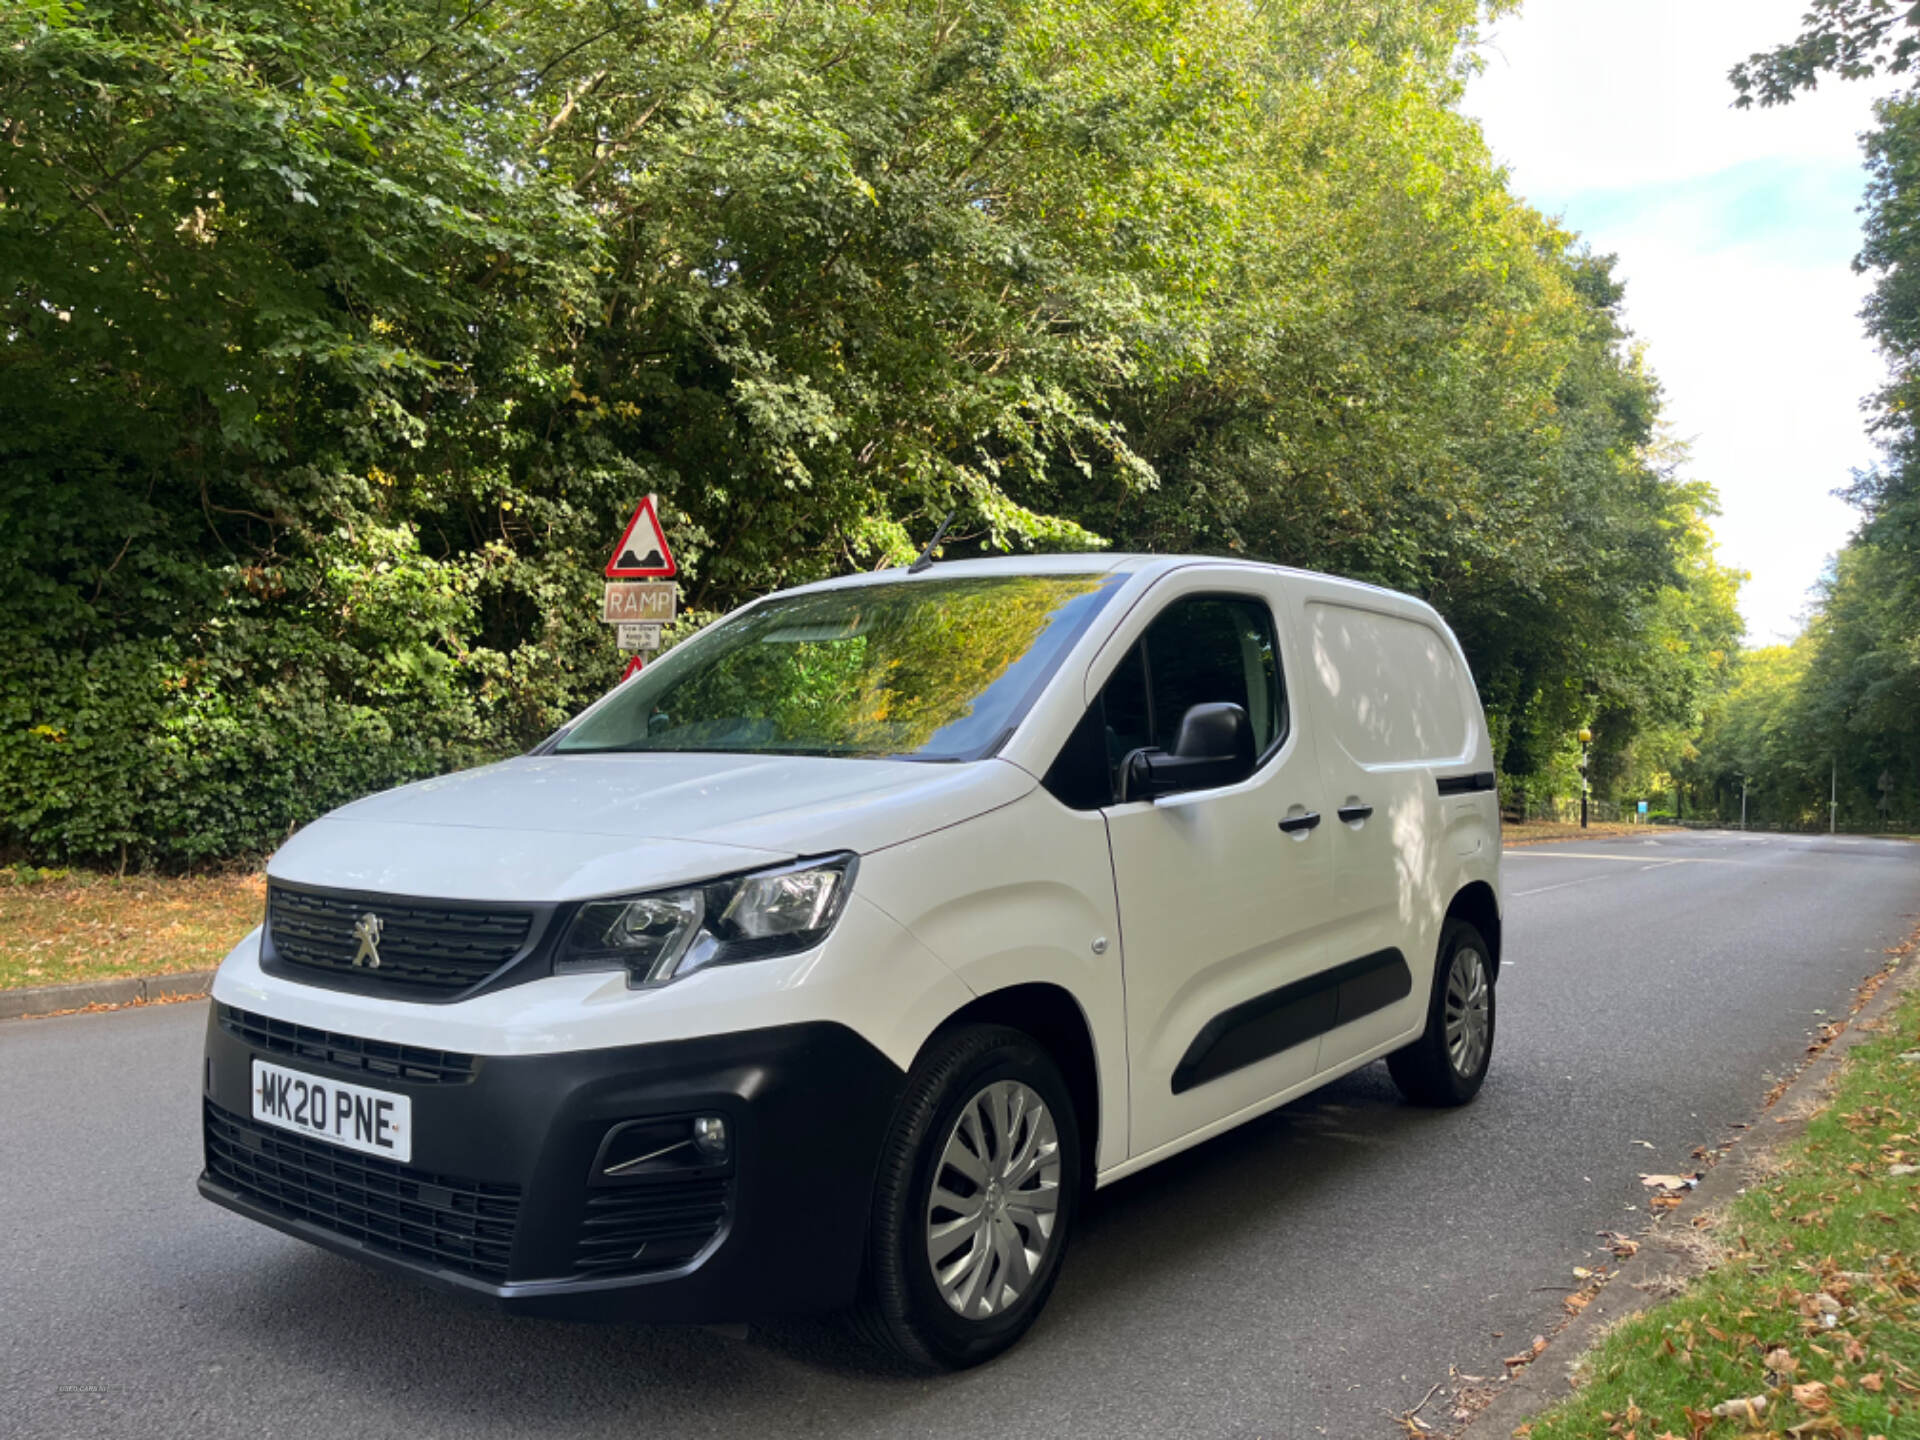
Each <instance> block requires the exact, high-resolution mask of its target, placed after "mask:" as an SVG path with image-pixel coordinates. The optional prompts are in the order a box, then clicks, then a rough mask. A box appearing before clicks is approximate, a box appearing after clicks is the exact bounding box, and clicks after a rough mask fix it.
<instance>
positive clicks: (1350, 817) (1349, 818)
mask: <svg viewBox="0 0 1920 1440" xmlns="http://www.w3.org/2000/svg"><path fill="white" fill-rule="evenodd" d="M1338 813H1339V816H1340V818H1341V819H1342V820H1344V821H1346V822H1347V824H1349V825H1357V824H1359V823H1360V821H1362V820H1364V819H1366V818H1367V817H1368V816H1369V815H1371V814H1373V807H1372V806H1371V805H1342V806H1341V807H1340V809H1339V812H1338Z"/></svg>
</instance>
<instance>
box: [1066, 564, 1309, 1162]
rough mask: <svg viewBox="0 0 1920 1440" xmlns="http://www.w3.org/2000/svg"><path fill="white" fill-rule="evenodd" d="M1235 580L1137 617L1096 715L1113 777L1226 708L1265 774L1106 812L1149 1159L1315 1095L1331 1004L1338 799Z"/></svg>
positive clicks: (1282, 635) (1138, 1131)
mask: <svg viewBox="0 0 1920 1440" xmlns="http://www.w3.org/2000/svg"><path fill="white" fill-rule="evenodd" d="M1229 574H1230V583H1229V584H1224V585H1223V584H1218V583H1217V582H1218V580H1219V579H1222V578H1228V577H1220V576H1215V577H1208V576H1207V575H1206V573H1205V572H1200V573H1199V574H1190V573H1189V574H1183V575H1179V576H1175V577H1171V580H1170V583H1171V584H1174V585H1176V586H1177V589H1178V591H1180V592H1183V593H1176V594H1173V595H1171V596H1169V597H1167V598H1165V599H1163V600H1161V601H1160V602H1159V604H1158V605H1157V606H1156V607H1155V608H1154V609H1153V610H1152V611H1151V612H1150V613H1149V614H1148V615H1146V616H1144V617H1140V616H1136V617H1132V618H1130V620H1129V622H1128V625H1127V626H1123V627H1122V630H1121V631H1120V632H1119V634H1117V635H1116V636H1115V639H1114V641H1113V642H1111V644H1110V646H1109V649H1108V651H1107V652H1104V653H1103V655H1102V658H1101V662H1096V672H1097V671H1098V670H1099V668H1100V665H1101V663H1102V662H1106V663H1108V664H1110V667H1111V668H1110V669H1109V670H1108V672H1107V678H1106V679H1105V681H1104V683H1103V684H1102V685H1101V688H1100V691H1099V694H1098V695H1097V697H1096V699H1095V703H1096V704H1098V705H1099V706H1101V707H1102V708H1103V710H1104V716H1105V721H1106V733H1107V748H1108V755H1109V760H1110V762H1111V763H1112V764H1113V765H1114V766H1115V768H1116V770H1117V769H1118V767H1119V764H1120V762H1121V761H1122V760H1123V759H1124V757H1125V756H1126V755H1127V754H1128V753H1130V752H1131V751H1132V750H1134V749H1135V748H1138V747H1140V746H1152V747H1157V748H1160V749H1164V750H1171V749H1172V748H1173V745H1174V737H1175V736H1176V735H1177V733H1178V731H1179V726H1180V720H1181V717H1182V716H1183V715H1184V714H1185V713H1186V711H1187V709H1188V708H1190V707H1191V706H1194V705H1199V704H1205V703H1209V702H1217V701H1230V702H1232V703H1234V704H1237V705H1240V706H1242V707H1243V708H1244V709H1245V710H1246V711H1247V714H1248V718H1249V720H1250V722H1251V724H1252V727H1253V732H1254V752H1255V754H1256V756H1257V757H1258V759H1257V761H1256V765H1255V768H1254V771H1253V773H1252V774H1251V775H1250V776H1247V777H1246V778H1245V779H1243V780H1240V781H1238V782H1236V783H1234V784H1230V785H1225V786H1220V787H1217V788H1213V789H1206V790H1191V791H1186V792H1183V793H1176V794H1172V795H1163V796H1161V797H1160V798H1159V799H1157V800H1135V801H1129V802H1126V803H1116V804H1113V805H1111V806H1108V807H1106V808H1105V814H1106V817H1107V832H1108V839H1109V843H1110V845H1111V848H1112V853H1113V869H1114V882H1115V888H1116V891H1117V893H1118V898H1119V903H1120V935H1121V944H1122V965H1123V973H1124V976H1125V986H1126V1013H1127V1049H1128V1070H1129V1078H1130V1082H1131V1114H1132V1127H1131V1133H1130V1137H1129V1139H1130V1144H1129V1154H1130V1155H1131V1156H1132V1157H1135V1158H1138V1157H1140V1156H1143V1155H1146V1154H1149V1153H1151V1152H1152V1151H1155V1150H1157V1149H1159V1148H1161V1147H1162V1146H1165V1145H1168V1144H1170V1143H1171V1142H1174V1141H1177V1140H1180V1139H1182V1138H1183V1137H1185V1136H1188V1135H1190V1134H1192V1133H1193V1132H1194V1131H1197V1130H1200V1129H1202V1128H1204V1127H1206V1126H1208V1125H1211V1124H1213V1123H1215V1122H1217V1121H1223V1120H1226V1119H1228V1118H1229V1117H1232V1116H1235V1115H1237V1114H1238V1113H1239V1112H1241V1111H1243V1110H1246V1109H1248V1108H1249V1107H1252V1106H1257V1105H1259V1104H1260V1103H1261V1102H1263V1101H1265V1100H1267V1099H1269V1098H1271V1097H1272V1096H1274V1095H1276V1094H1278V1093H1279V1092H1281V1091H1283V1090H1286V1089H1289V1088H1290V1087H1292V1086H1294V1085H1297V1084H1300V1083H1301V1082H1304V1081H1306V1080H1308V1079H1310V1078H1311V1077H1312V1075H1313V1073H1314V1069H1315V1060H1316V1056H1317V1053H1318V1040H1319V1036H1320V1034H1321V1033H1322V1032H1323V1031H1324V1029H1325V1028H1326V1025H1325V1024H1324V1023H1323V1021H1324V1020H1325V1019H1326V1017H1323V1016H1322V1015H1321V1014H1320V1013H1319V1012H1320V1010H1321V1009H1323V1008H1326V1006H1327V1005H1329V1004H1331V992H1330V991H1327V992H1325V993H1324V994H1322V993H1321V992H1320V991H1318V990H1316V989H1315V984H1316V982H1315V977H1316V976H1317V975H1318V974H1319V972H1321V971H1322V970H1323V969H1324V968H1325V966H1326V963H1327V950H1326V934H1325V926H1326V923H1327V920H1328V918H1329V907H1330V905H1331V901H1332V868H1331V864H1330V851H1329V848H1328V844H1327V839H1326V828H1325V827H1324V826H1323V825H1322V824H1321V823H1320V817H1322V816H1323V815H1324V814H1325V813H1326V797H1325V795H1324V794H1323V793H1322V789H1323V786H1322V781H1321V777H1320V774H1319V767H1318V765H1317V763H1316V760H1315V756H1314V753H1313V747H1312V740H1311V736H1310V735H1309V734H1307V733H1304V732H1303V730H1302V727H1301V726H1300V725H1299V724H1298V723H1297V721H1296V717H1295V716H1294V714H1293V712H1292V706H1291V705H1290V704H1289V703H1288V693H1287V685H1286V676H1287V671H1288V668H1289V667H1288V665H1287V663H1286V662H1287V660H1288V658H1289V657H1290V656H1291V655H1292V654H1293V641H1292V638H1291V636H1290V635H1289V634H1288V632H1287V631H1286V628H1285V625H1286V612H1285V609H1284V608H1283V607H1282V606H1279V605H1276V604H1274V603H1272V597H1270V596H1269V595H1268V594H1267V593H1265V592H1264V590H1263V589H1260V588H1254V587H1252V586H1249V585H1248V584H1247V579H1248V577H1247V576H1246V574H1245V572H1239V573H1231V572H1229ZM1209 578H1213V579H1214V580H1215V581H1216V583H1215V584H1211V585H1210V584H1208V583H1207V582H1208V580H1209ZM1256 584H1257V582H1256ZM1149 603H1151V602H1149ZM1143 608H1145V607H1143ZM1130 631H1131V633H1129V632H1130ZM1115 645H1118V646H1120V647H1121V649H1120V653H1119V655H1118V658H1117V660H1112V661H1109V660H1108V657H1109V656H1110V655H1111V654H1112V647H1113V646H1115ZM1115 793H1116V794H1118V793H1119V791H1118V790H1117V789H1116V791H1115ZM1282 821H1286V822H1288V823H1287V826H1286V828H1285V829H1283V828H1282V826H1281V822H1282Z"/></svg>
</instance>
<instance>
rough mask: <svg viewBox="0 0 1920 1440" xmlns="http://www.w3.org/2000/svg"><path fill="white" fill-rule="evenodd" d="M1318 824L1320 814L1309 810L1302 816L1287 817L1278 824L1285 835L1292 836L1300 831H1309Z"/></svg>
mask: <svg viewBox="0 0 1920 1440" xmlns="http://www.w3.org/2000/svg"><path fill="white" fill-rule="evenodd" d="M1319 823H1320V812H1319V811H1318V810H1309V811H1307V813H1306V814H1304V815H1289V816H1288V817H1287V818H1286V819H1284V820H1282V821H1281V822H1280V828H1281V829H1282V830H1284V831H1286V833H1287V834H1289V835H1293V834H1296V833H1298V832H1299V831H1301V830H1311V829H1313V827H1314V826H1316V825H1318V824H1319Z"/></svg>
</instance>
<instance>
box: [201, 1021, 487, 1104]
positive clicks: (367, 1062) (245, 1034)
mask: <svg viewBox="0 0 1920 1440" xmlns="http://www.w3.org/2000/svg"><path fill="white" fill-rule="evenodd" d="M219 1011H220V1028H221V1029H223V1030H225V1031H226V1032H227V1033H228V1034H229V1035H233V1036H236V1037H238V1038H239V1039H241V1040H244V1041H246V1043H247V1044H248V1045H250V1046H252V1047H253V1048H254V1049H256V1050H265V1051H268V1052H270V1053H271V1054H274V1055H287V1056H291V1057H293V1058H294V1059H297V1060H308V1061H311V1062H313V1063H314V1064H316V1065H329V1066H332V1067H333V1068H334V1069H336V1070H348V1071H352V1072H354V1073H355V1074H360V1075H370V1076H374V1077H376V1078H379V1079H383V1080H406V1081H410V1082H412V1083H414V1084H416V1085H459V1084H464V1083H465V1082H466V1081H468V1080H471V1079H473V1056H471V1055H461V1054H458V1053H456V1052H455V1051H452V1050H429V1049H427V1048H425V1047H424V1046H420V1045H395V1044H393V1043H391V1042H390V1041H386V1040H365V1039H362V1038H361V1037H360V1036H358V1035H338V1034H335V1033H334V1032H333V1031H331V1030H315V1029H314V1028H313V1027H312V1026H310V1025H295V1024H294V1023H293V1022H292V1021H290V1020H273V1019H270V1018H268V1017H267V1016H265V1015H255V1014H253V1013H252V1012H251V1011H247V1010H241V1009H239V1008H237V1007H235V1006H232V1005H222V1006H220V1007H219Z"/></svg>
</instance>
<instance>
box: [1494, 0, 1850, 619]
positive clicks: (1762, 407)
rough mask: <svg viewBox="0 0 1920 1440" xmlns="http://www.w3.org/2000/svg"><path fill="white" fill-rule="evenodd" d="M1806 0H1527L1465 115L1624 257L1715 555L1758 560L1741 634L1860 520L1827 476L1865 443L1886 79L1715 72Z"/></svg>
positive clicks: (1500, 30)
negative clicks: (1787, 78)
mask: <svg viewBox="0 0 1920 1440" xmlns="http://www.w3.org/2000/svg"><path fill="white" fill-rule="evenodd" d="M1806 7H1807V0H1526V3H1525V5H1524V7H1523V8H1522V10H1521V11H1520V13H1519V14H1518V15H1510V16H1507V17H1505V18H1503V19H1501V20H1499V21H1496V22H1494V23H1493V24H1492V25H1490V26H1489V27H1487V31H1486V37H1485V38H1486V44H1485V46H1484V47H1483V52H1482V53H1483V58H1484V60H1485V65H1486V68H1485V70H1484V71H1483V73H1482V74H1481V75H1479V76H1478V77H1477V78H1476V79H1475V80H1474V81H1473V82H1472V83H1471V84H1470V85H1469V87H1468V90H1467V96H1466V100H1465V102H1464V104H1463V106H1462V108H1463V109H1464V110H1465V111H1466V112H1467V113H1468V114H1469V115H1472V116H1474V117H1475V118H1476V119H1478V120H1479V121H1480V122H1481V126H1482V128H1483V129H1484V131H1485V133H1486V137H1487V141H1488V144H1489V145H1490V146H1491V147H1492V150H1493V153H1494V156H1495V158H1496V159H1497V160H1498V161H1499V162H1500V163H1502V164H1503V165H1505V166H1506V167H1507V168H1508V170H1509V172H1510V175H1511V182H1512V187H1513V189H1514V190H1515V191H1516V192H1517V193H1519V194H1521V195H1523V196H1525V197H1526V198H1527V199H1528V200H1529V201H1530V202H1531V203H1532V204H1533V205H1534V206H1536V207H1537V208H1539V209H1541V210H1544V211H1546V212H1547V213H1548V214H1552V215H1557V216H1559V217H1560V218H1561V219H1562V220H1563V221H1564V222H1565V223H1566V224H1567V225H1568V226H1569V227H1570V228H1572V229H1574V230H1577V231H1579V232H1580V233H1581V235H1583V236H1584V237H1585V238H1586V239H1587V240H1588V241H1589V242H1590V243H1591V244H1592V246H1593V248H1594V249H1595V250H1596V251H1601V252H1611V253H1614V254H1617V255H1618V256H1619V264H1618V266H1617V267H1616V270H1615V274H1616V276H1618V277H1620V278H1622V279H1624V280H1625V281H1626V284H1627V298H1626V319H1627V323H1628V325H1629V326H1631V327H1632V329H1633V331H1634V333H1635V335H1636V336H1637V338H1638V339H1640V340H1641V341H1642V342H1644V343H1645V345H1646V348H1647V358H1648V363H1649V364H1650V365H1651V367H1652V369H1653V371H1654V373H1655V374H1656V375H1657V376H1658V377H1659V379H1660V382H1661V385H1662V387H1663V390H1664V393H1665V401H1666V405H1665V409H1666V417H1667V420H1668V422H1669V424H1670V425H1671V427H1672V429H1673V432H1674V434H1675V435H1676V437H1677V438H1679V439H1682V440H1685V441H1687V442H1688V443H1689V444H1690V446H1691V450H1692V459H1691V463H1690V465H1689V466H1688V470H1687V473H1688V474H1689V475H1690V477H1692V478H1695V479H1701V480H1707V481H1710V482H1711V483H1712V484H1713V485H1714V486H1715V488H1716V489H1718V491H1719V492H1720V502H1721V506H1722V510H1723V513H1722V515H1721V516H1720V517H1719V518H1718V519H1717V520H1716V521H1715V522H1714V530H1715V533H1716V534H1717V535H1718V536H1719V540H1720V559H1721V561H1722V563H1724V564H1727V565H1731V566H1734V567H1735V568H1737V569H1742V570H1747V571H1749V572H1751V574H1752V579H1751V580H1749V581H1748V583H1747V584H1746V585H1745V586H1744V587H1743V589H1742V592H1741V600H1740V608H1741V611H1742V613H1743V615H1744V616H1745V618H1746V621H1747V635H1748V643H1749V644H1751V645H1764V644H1771V643H1775V642H1777V641H1780V640H1784V639H1787V638H1790V637H1791V636H1792V635H1793V634H1794V633H1796V632H1797V631H1798V629H1799V628H1800V624H1801V621H1802V620H1803V618H1804V616H1805V612H1806V609H1807V605H1808V603H1809V596H1808V589H1809V587H1810V586H1812V585H1813V584H1814V582H1815V581H1816V580H1818V578H1819V576H1820V573H1821V571H1822V569H1823V568H1824V567H1825V565H1826V563H1827V560H1828V558H1829V557H1830V556H1831V555H1832V554H1833V552H1835V551H1836V550H1838V549H1839V548H1840V547H1841V545H1843V544H1844V543H1845V541H1846V538H1847V535H1848V533H1849V532H1850V531H1851V530H1852V528H1853V525H1854V521H1855V515H1854V512H1853V511H1852V510H1851V509H1850V508H1849V507H1848V506H1847V505H1846V504H1845V502H1843V501H1841V500H1839V499H1836V498H1834V496H1833V493H1832V492H1833V491H1834V490H1835V489H1836V488H1837V487H1839V486H1842V485H1845V484H1846V483H1847V481H1848V479H1849V477H1850V476H1851V474H1852V472H1853V471H1854V470H1856V469H1861V468H1866V467H1868V466H1870V465H1872V464H1873V462H1874V460H1875V457H1876V451H1875V448H1874V445H1873V443H1872V441H1871V439H1870V437H1869V436H1868V435H1867V432H1866V424H1865V416H1864V415H1863V414H1862V411H1861V409H1860V401H1861V399H1862V398H1863V397H1865V396H1866V395H1868V394H1870V393H1871V392H1872V391H1873V390H1874V389H1876V388H1877V387H1878V386H1879V384H1880V383H1881V381H1882V379H1883V378H1884V374H1885V370H1884V367H1883V365H1882V363H1881V361H1880V358H1879V356H1878V354H1877V353H1876V351H1875V349H1874V347H1873V345H1872V343H1871V342H1870V341H1868V340H1867V339H1866V337H1865V335H1864V333H1863V331H1862V328H1861V324H1860V320H1859V310H1860V306H1861V302H1862V301H1863V300H1864V299H1865V298H1866V294H1867V289H1868V286H1869V284H1870V280H1869V278H1868V277H1865V276H1858V275H1855V274H1854V273H1853V269H1852V260H1853V256H1854V254H1855V252H1856V251H1857V250H1858V249H1859V234H1860V217H1859V215H1858V213H1857V211H1858V207H1859V204H1860V201H1861V198H1862V193H1863V191H1864V189H1865V185H1866V174H1865V171H1864V169H1863V168H1862V165H1861V157H1860V148H1859V142H1858V136H1859V135H1860V133H1861V132H1862V131H1864V130H1867V129H1869V128H1870V127H1871V125H1872V114H1871V105H1872V101H1873V99H1874V97H1875V95H1876V94H1878V93H1882V92H1884V90H1885V88H1886V87H1885V84H1884V83H1883V82H1874V81H1866V82H1852V83H1839V82H1833V83H1829V84H1826V85H1823V86H1822V87H1821V89H1819V90H1818V91H1816V92H1814V93H1813V94H1811V95H1808V96H1804V97H1803V98H1801V99H1799V100H1797V101H1795V102H1794V103H1793V104H1792V105H1788V106H1785V107H1780V108H1775V109H1771V110H1760V109H1757V108H1756V109H1753V110H1735V109H1733V108H1732V103H1731V102H1732V100H1733V95H1734V92H1733V87H1732V86H1731V85H1729V84H1728V82H1727V79H1726V74H1727V70H1728V68H1729V67H1730V66H1732V65H1733V63H1734V62H1735V61H1737V60H1740V59H1744V58H1745V57H1746V56H1747V55H1749V54H1751V53H1752V52H1753V51H1755V50H1760V49H1765V48H1768V47H1770V46H1772V45H1774V44H1777V43H1779V42H1780V41H1782V40H1786V39H1788V38H1790V37H1791V36H1792V35H1794V34H1795V33H1796V32H1797V30H1798V28H1799V25H1798V20H1799V16H1800V14H1801V12H1802V11H1804V10H1805V9H1806Z"/></svg>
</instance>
